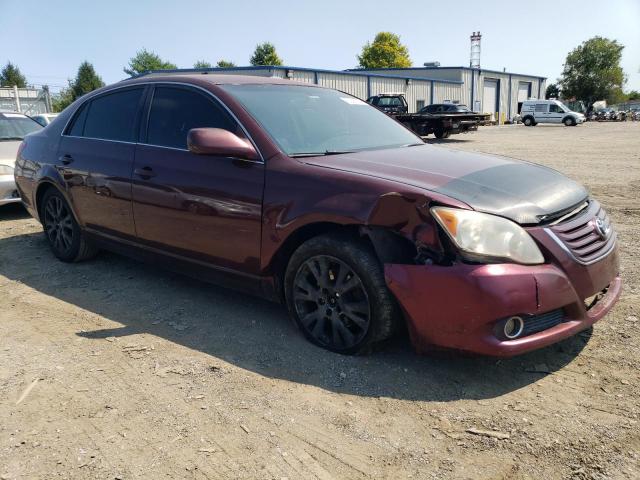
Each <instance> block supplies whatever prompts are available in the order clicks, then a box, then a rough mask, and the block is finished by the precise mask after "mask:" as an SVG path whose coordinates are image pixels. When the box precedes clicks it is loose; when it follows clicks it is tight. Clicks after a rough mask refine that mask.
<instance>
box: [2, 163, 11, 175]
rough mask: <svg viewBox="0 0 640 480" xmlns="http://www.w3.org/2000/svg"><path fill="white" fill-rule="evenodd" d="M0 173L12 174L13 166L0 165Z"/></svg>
mask: <svg viewBox="0 0 640 480" xmlns="http://www.w3.org/2000/svg"><path fill="white" fill-rule="evenodd" d="M0 175H13V167H11V166H9V165H0Z"/></svg>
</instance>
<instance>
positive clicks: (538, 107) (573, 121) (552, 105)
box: [520, 100, 585, 127]
mask: <svg viewBox="0 0 640 480" xmlns="http://www.w3.org/2000/svg"><path fill="white" fill-rule="evenodd" d="M520 116H521V117H522V123H524V124H525V125H526V126H527V127H533V126H535V125H537V124H538V123H557V124H564V125H566V126H567V127H571V126H575V125H578V124H580V123H583V122H584V121H585V116H584V115H583V114H582V113H578V112H573V111H571V110H569V107H567V106H566V105H564V104H563V103H562V102H560V101H558V100H525V101H524V102H522V109H521V110H520Z"/></svg>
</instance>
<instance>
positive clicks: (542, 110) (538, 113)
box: [534, 103, 551, 123]
mask: <svg viewBox="0 0 640 480" xmlns="http://www.w3.org/2000/svg"><path fill="white" fill-rule="evenodd" d="M534 115H535V117H536V122H539V123H550V122H551V119H550V117H549V104H548V103H536V104H535V107H534Z"/></svg>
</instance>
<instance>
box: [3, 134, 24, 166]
mask: <svg viewBox="0 0 640 480" xmlns="http://www.w3.org/2000/svg"><path fill="white" fill-rule="evenodd" d="M21 143H22V141H21V140H17V141H14V140H9V141H6V142H2V141H0V165H9V166H11V167H13V166H14V165H15V163H16V155H17V154H18V147H19V146H20V144H21Z"/></svg>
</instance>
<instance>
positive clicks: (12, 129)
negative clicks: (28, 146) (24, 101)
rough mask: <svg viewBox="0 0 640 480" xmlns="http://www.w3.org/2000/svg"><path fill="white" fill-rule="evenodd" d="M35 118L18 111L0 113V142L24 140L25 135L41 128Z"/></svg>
mask: <svg viewBox="0 0 640 480" xmlns="http://www.w3.org/2000/svg"><path fill="white" fill-rule="evenodd" d="M41 128H42V125H40V124H39V123H38V122H36V121H35V120H32V119H30V118H29V117H25V116H24V115H20V114H17V113H15V114H14V113H4V114H0V142H1V141H8V140H22V139H23V138H24V137H25V135H27V134H29V133H31V132H35V131H37V130H40V129H41Z"/></svg>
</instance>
